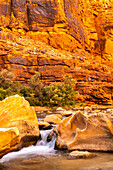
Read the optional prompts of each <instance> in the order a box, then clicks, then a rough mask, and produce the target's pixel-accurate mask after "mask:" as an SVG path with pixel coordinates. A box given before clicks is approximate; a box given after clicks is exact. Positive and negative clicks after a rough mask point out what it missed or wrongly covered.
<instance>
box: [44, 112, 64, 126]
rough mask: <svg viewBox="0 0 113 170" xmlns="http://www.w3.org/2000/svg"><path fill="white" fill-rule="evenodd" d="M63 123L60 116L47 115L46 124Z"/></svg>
mask: <svg viewBox="0 0 113 170" xmlns="http://www.w3.org/2000/svg"><path fill="white" fill-rule="evenodd" d="M61 121H62V116H61V115H60V114H54V115H47V116H46V117H45V119H44V122H48V123H53V124H59V123H60V122H61Z"/></svg>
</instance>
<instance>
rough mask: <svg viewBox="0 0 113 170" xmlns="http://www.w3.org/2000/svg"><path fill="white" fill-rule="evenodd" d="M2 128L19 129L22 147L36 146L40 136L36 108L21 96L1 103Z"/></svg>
mask: <svg viewBox="0 0 113 170" xmlns="http://www.w3.org/2000/svg"><path fill="white" fill-rule="evenodd" d="M0 127H1V128H10V127H17V128H18V130H19V133H20V138H21V142H20V147H23V146H29V145H32V144H35V143H36V142H37V140H38V137H39V135H40V133H39V128H38V121H37V117H36V114H35V110H34V108H33V107H31V106H30V105H29V102H28V101H26V100H25V99H24V98H23V97H20V96H19V95H15V96H10V97H8V98H6V99H4V100H3V101H0ZM0 138H1V137H0Z"/></svg>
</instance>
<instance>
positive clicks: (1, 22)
mask: <svg viewBox="0 0 113 170" xmlns="http://www.w3.org/2000/svg"><path fill="white" fill-rule="evenodd" d="M2 68H10V69H11V70H12V71H13V72H15V74H16V75H17V77H18V79H17V80H18V81H21V82H28V80H29V78H30V77H31V76H32V75H33V74H34V73H35V71H39V72H40V74H41V77H42V79H43V80H45V81H46V82H52V81H60V80H61V79H62V76H63V75H72V76H73V77H74V78H75V79H76V80H77V84H76V90H77V91H79V94H80V95H82V99H83V98H84V96H85V99H87V100H91V101H94V102H95V101H98V102H99V103H109V102H108V101H111V99H112V93H113V85H112V82H113V77H112V73H113V0H95V1H92V0H0V69H2ZM98 91H99V95H97V94H98ZM78 98H80V96H78Z"/></svg>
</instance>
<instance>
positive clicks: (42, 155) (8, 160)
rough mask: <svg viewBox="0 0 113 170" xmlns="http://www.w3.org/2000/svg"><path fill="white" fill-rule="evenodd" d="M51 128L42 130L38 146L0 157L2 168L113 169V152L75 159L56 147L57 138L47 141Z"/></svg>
mask: <svg viewBox="0 0 113 170" xmlns="http://www.w3.org/2000/svg"><path fill="white" fill-rule="evenodd" d="M50 131H51V130H42V131H41V137H42V139H41V140H39V141H38V142H37V144H36V146H30V147H26V148H23V149H21V150H20V151H18V152H11V153H8V154H7V155H5V156H4V157H2V159H0V170H77V169H78V170H79V169H80V170H95V169H96V170H113V153H102V152H95V154H96V157H93V158H89V159H74V158H72V157H70V156H69V153H68V152H64V151H57V150H55V149H54V145H55V139H54V138H53V139H52V141H51V142H49V143H47V142H46V139H47V136H48V134H49V133H50Z"/></svg>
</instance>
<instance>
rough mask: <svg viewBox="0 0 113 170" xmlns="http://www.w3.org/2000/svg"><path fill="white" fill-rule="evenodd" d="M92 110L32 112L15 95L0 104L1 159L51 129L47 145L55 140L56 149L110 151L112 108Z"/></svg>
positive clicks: (87, 107) (83, 154) (39, 110)
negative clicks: (43, 131)
mask: <svg viewBox="0 0 113 170" xmlns="http://www.w3.org/2000/svg"><path fill="white" fill-rule="evenodd" d="M94 108H95V107H94V106H93V107H89V106H86V107H84V108H83V107H81V109H80V108H79V110H78V108H72V109H69V110H65V109H63V108H61V107H59V108H57V109H54V111H52V109H50V108H46V107H45V108H41V107H36V108H35V109H34V108H33V107H31V106H30V105H29V103H28V101H26V100H25V99H24V98H23V97H20V96H18V95H15V96H11V97H8V98H6V99H4V100H3V101H1V102H0V117H1V119H0V136H1V138H0V139H1V141H0V142H1V148H0V156H1V157H2V156H3V155H4V154H6V153H8V152H10V151H13V150H20V149H21V148H22V147H27V146H30V145H34V144H36V143H37V141H38V140H39V138H40V130H46V129H51V128H52V127H54V126H55V128H54V129H53V130H52V131H51V133H50V134H49V135H48V137H47V141H48V142H50V141H51V140H52V139H53V137H55V138H56V142H55V148H57V149H60V150H64V149H65V150H67V151H69V152H70V151H72V150H75V151H76V150H81V151H84V150H86V151H91V150H92V151H106V152H108V151H113V145H112V143H113V123H112V122H113V108H109V109H105V107H103V108H101V109H99V108H98V107H97V108H98V110H97V108H96V109H94ZM48 109H49V110H48ZM35 110H36V111H37V117H38V119H37V117H36V113H35ZM44 112H45V113H44ZM42 113H43V119H42V118H41V114H42ZM40 118H41V119H40ZM53 125H54V126H53ZM39 129H40V130H39ZM9 139H10V140H9ZM74 154H75V157H79V156H80V158H81V157H84V158H85V157H90V156H91V155H90V154H88V153H87V152H85V153H84V152H80V153H79V152H74V153H72V154H70V155H71V156H74ZM92 156H94V155H93V154H92Z"/></svg>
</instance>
